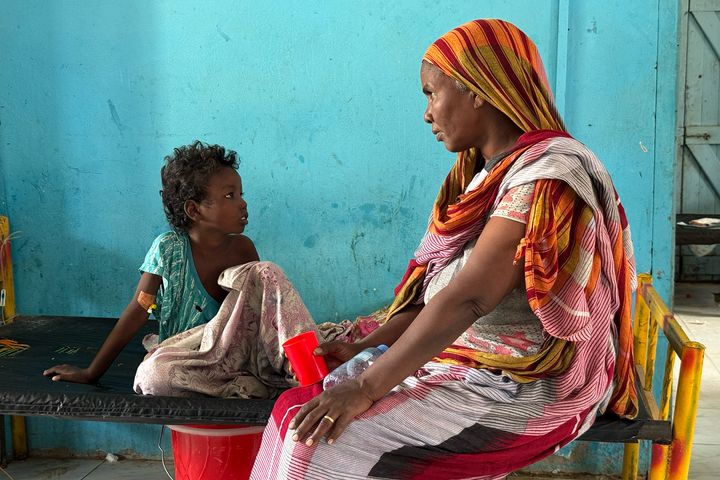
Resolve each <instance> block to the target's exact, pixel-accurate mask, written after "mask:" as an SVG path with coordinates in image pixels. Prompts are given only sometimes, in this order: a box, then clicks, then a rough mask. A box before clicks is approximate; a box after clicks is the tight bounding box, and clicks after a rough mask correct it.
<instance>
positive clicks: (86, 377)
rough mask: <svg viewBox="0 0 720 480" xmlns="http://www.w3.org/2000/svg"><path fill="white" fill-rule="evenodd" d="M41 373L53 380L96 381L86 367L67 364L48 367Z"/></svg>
mask: <svg viewBox="0 0 720 480" xmlns="http://www.w3.org/2000/svg"><path fill="white" fill-rule="evenodd" d="M43 375H45V376H46V377H50V379H51V380H52V381H53V382H61V381H62V382H74V383H95V382H96V381H97V378H95V376H94V375H92V374H91V373H90V371H89V370H88V369H87V368H80V367H76V366H74V365H67V364H63V365H55V366H54V367H51V368H48V369H47V370H45V371H44V372H43Z"/></svg>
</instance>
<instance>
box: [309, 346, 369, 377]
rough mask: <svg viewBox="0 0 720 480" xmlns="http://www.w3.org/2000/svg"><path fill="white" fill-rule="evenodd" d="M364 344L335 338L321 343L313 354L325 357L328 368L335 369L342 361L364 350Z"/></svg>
mask: <svg viewBox="0 0 720 480" xmlns="http://www.w3.org/2000/svg"><path fill="white" fill-rule="evenodd" d="M363 348H364V347H363V346H362V345H360V344H357V343H348V342H343V341H342V340H333V341H331V342H326V343H322V344H320V345H319V346H318V347H317V348H315V350H313V354H315V355H322V356H324V357H325V363H327V366H328V369H329V370H333V369H335V367H337V366H339V365H340V364H342V363H345V362H347V361H348V360H350V359H351V358H352V357H354V356H355V355H357V354H358V353H360V352H361V351H362V350H363Z"/></svg>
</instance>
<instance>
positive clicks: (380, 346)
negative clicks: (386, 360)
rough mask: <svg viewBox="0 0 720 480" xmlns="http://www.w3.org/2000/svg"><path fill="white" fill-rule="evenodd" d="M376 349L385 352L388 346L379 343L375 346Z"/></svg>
mask: <svg viewBox="0 0 720 480" xmlns="http://www.w3.org/2000/svg"><path fill="white" fill-rule="evenodd" d="M377 349H378V350H380V351H381V352H383V353H385V352H387V349H388V346H387V345H385V344H384V343H381V344H380V345H378V346H377Z"/></svg>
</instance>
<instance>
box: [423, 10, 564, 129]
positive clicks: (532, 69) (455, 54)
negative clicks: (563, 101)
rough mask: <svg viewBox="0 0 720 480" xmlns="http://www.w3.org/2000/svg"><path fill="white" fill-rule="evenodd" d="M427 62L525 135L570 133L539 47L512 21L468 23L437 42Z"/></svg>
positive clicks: (427, 55) (430, 49)
mask: <svg viewBox="0 0 720 480" xmlns="http://www.w3.org/2000/svg"><path fill="white" fill-rule="evenodd" d="M423 61H425V62H428V63H431V64H433V65H435V66H436V67H438V68H439V69H440V70H441V71H442V72H443V73H444V74H445V75H447V76H448V77H451V78H454V79H455V80H457V81H459V82H460V83H462V84H463V85H465V86H466V87H467V88H469V89H470V90H472V91H473V92H475V94H477V95H479V96H480V97H481V98H483V99H485V100H487V101H488V102H489V103H490V104H491V105H492V106H493V107H495V108H497V109H498V110H500V111H501V112H503V113H504V114H505V115H506V116H507V117H508V118H510V119H511V120H512V121H513V122H514V123H515V124H516V125H517V126H518V127H520V129H521V130H522V131H523V132H530V131H532V130H556V131H565V126H564V124H563V121H562V119H561V118H560V115H559V114H558V112H557V110H556V108H555V103H554V101H553V97H552V91H551V90H550V85H549V84H548V81H547V76H546V75H545V68H544V67H543V63H542V60H541V58H540V54H539V53H538V50H537V47H535V44H534V43H533V42H532V40H530V39H529V38H528V36H527V35H525V33H523V32H522V31H521V30H520V29H519V28H517V27H516V26H515V25H513V24H512V23H509V22H506V21H504V20H495V19H487V20H485V19H483V20H473V21H472V22H468V23H466V24H464V25H461V26H459V27H457V28H455V29H453V30H451V31H449V32H448V33H446V34H445V35H443V36H442V37H440V38H439V39H437V40H436V41H435V42H434V43H433V44H432V45H431V46H430V48H428V50H427V52H425V55H424V57H423Z"/></svg>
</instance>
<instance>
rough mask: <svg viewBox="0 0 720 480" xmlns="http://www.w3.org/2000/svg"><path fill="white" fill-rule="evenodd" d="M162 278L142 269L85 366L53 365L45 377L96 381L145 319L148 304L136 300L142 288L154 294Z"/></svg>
mask: <svg viewBox="0 0 720 480" xmlns="http://www.w3.org/2000/svg"><path fill="white" fill-rule="evenodd" d="M161 281H162V278H161V277H160V276H158V275H154V274H152V273H147V272H143V274H142V275H141V276H140V281H139V282H138V286H137V290H135V295H134V296H133V298H132V300H130V303H128V305H127V307H125V310H124V311H123V313H122V315H120V318H119V319H118V321H117V323H116V324H115V327H113V329H112V331H111V332H110V334H109V335H108V336H107V339H105V343H103V345H102V347H101V348H100V351H99V352H98V353H97V355H95V358H94V359H93V361H92V363H91V364H90V366H89V367H87V368H79V367H76V366H73V365H67V364H65V365H55V366H54V367H52V368H48V369H47V370H45V371H44V372H43V375H45V376H46V377H50V378H52V380H54V381H56V382H57V381H65V382H76V383H95V382H97V381H98V379H99V378H100V377H102V375H103V374H104V373H105V372H106V371H107V369H108V368H110V365H112V362H113V361H114V360H115V359H116V358H117V356H118V355H119V354H120V351H122V349H123V348H125V345H127V344H128V342H130V340H131V339H132V338H133V336H135V334H136V333H137V332H138V330H140V328H141V327H142V326H143V325H145V322H147V319H148V316H149V312H148V307H147V306H145V307H143V306H141V305H140V302H139V301H138V300H139V298H140V293H141V292H145V293H146V294H148V295H152V296H153V297H154V296H155V295H156V294H157V291H158V288H159V287H160V282H161Z"/></svg>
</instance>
